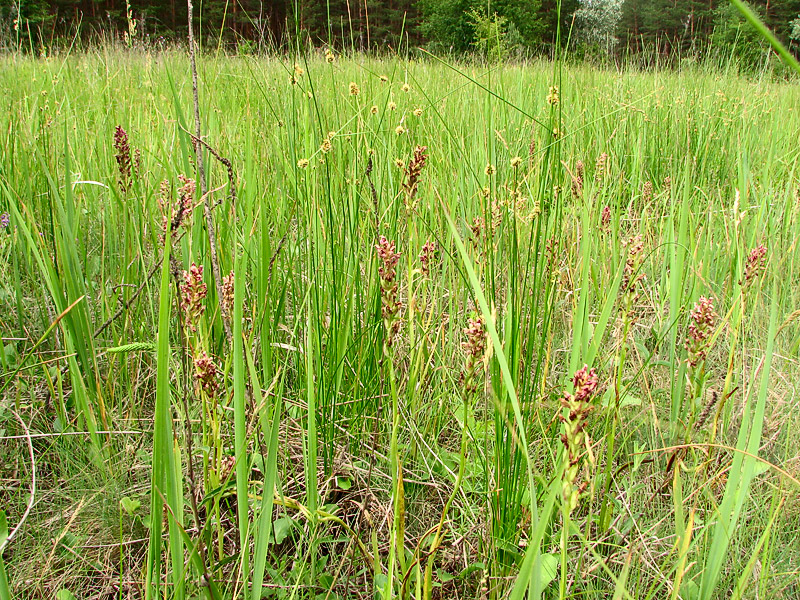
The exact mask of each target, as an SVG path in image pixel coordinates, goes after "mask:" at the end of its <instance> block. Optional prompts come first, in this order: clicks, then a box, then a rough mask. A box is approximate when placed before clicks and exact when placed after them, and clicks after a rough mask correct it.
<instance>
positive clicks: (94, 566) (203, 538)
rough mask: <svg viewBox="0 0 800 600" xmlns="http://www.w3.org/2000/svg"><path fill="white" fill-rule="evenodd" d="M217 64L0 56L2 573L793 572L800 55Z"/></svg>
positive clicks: (598, 585) (206, 589)
mask: <svg viewBox="0 0 800 600" xmlns="http://www.w3.org/2000/svg"><path fill="white" fill-rule="evenodd" d="M198 71H199V79H200V83H199V100H200V115H201V119H202V132H203V138H202V139H203V141H204V142H205V144H207V146H204V151H203V159H204V164H205V171H206V173H207V176H206V181H201V180H200V179H201V178H200V177H199V176H198V171H197V169H196V162H195V150H194V146H195V144H194V141H193V138H192V136H191V134H190V133H189V131H194V127H195V123H194V116H193V108H192V86H191V74H190V69H189V61H188V58H187V57H186V56H185V55H184V54H182V53H179V52H165V53H161V54H148V53H144V52H125V51H120V50H115V49H108V50H105V51H96V52H91V53H86V54H78V55H73V56H69V57H59V56H56V57H50V58H46V59H33V58H29V57H23V56H13V55H9V56H4V57H1V58H0V89H2V90H3V95H2V98H3V110H2V112H0V213H3V214H4V215H5V216H4V217H3V219H2V223H0V227H2V229H0V272H2V277H0V333H2V337H3V347H4V352H2V353H0V359H2V364H0V373H1V375H0V458H1V459H2V460H0V509H1V510H2V511H3V513H2V514H4V517H5V519H3V518H0V544H1V545H2V547H3V556H2V559H0V567H2V568H0V599H5V598H20V599H34V598H48V599H50V598H54V597H55V598H58V599H59V600H69V599H70V598H73V597H74V598H78V599H98V600H99V599H103V600H105V599H112V598H147V599H151V598H152V599H155V598H163V599H176V600H181V599H183V598H219V599H229V598H260V597H266V598H281V599H283V598H285V599H303V598H313V599H319V600H323V599H325V600H327V599H334V598H341V599H344V598H414V599H420V600H421V599H428V598H476V599H477V598H486V599H499V598H512V599H515V600H516V599H521V598H598V599H599V598H604V599H605V598H612V597H613V598H614V599H615V600H616V599H623V598H636V599H662V598H664V599H671V600H674V599H677V598H684V599H699V600H710V599H712V598H720V599H722V598H726V599H727V598H800V583H798V582H799V581H800V544H798V542H797V540H798V536H800V434H798V431H800V410H798V404H799V403H800V396H799V395H798V388H797V383H796V382H797V381H798V375H800V368H798V348H799V347H800V320H799V319H798V317H800V312H798V309H800V287H798V282H800V249H798V244H797V242H798V234H797V232H798V231H800V191H799V190H800V173H798V172H797V169H798V156H800V148H798V144H797V140H798V135H799V134H800V114H798V110H799V109H798V107H800V92H799V91H798V89H797V86H796V84H794V83H775V82H770V81H766V80H752V79H743V78H739V77H738V76H736V75H734V74H725V73H721V72H709V71H706V70H702V69H698V68H693V67H691V66H687V67H685V68H684V69H683V70H681V71H678V72H670V73H665V72H661V73H643V72H612V71H601V70H596V69H593V68H590V67H586V66H570V65H566V64H561V65H559V64H553V63H547V62H541V63H532V64H527V65H504V66H493V67H487V66H480V65H478V66H474V65H467V64H461V65H448V64H445V63H442V62H440V61H438V60H435V59H433V58H425V59H424V60H422V59H421V60H408V59H406V60H401V59H386V60H375V59H369V58H365V57H361V56H354V57H344V56H339V55H336V56H334V55H329V56H327V57H326V56H324V55H322V54H319V55H313V56H308V57H299V58H297V59H296V60H295V59H283V60H280V59H277V58H250V57H230V56H222V55H219V56H214V55H213V54H212V55H205V56H202V57H199V59H198ZM220 159H223V160H220ZM225 161H229V162H225ZM206 190H208V191H206ZM209 223H212V224H213V226H212V228H211V229H209V227H208V224H209ZM209 233H212V234H213V235H209ZM34 470H35V473H34ZM8 534H11V537H10V538H9V539H6V536H7V535H8ZM6 579H7V581H6Z"/></svg>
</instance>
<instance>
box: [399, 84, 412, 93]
mask: <svg viewBox="0 0 800 600" xmlns="http://www.w3.org/2000/svg"><path fill="white" fill-rule="evenodd" d="M400 89H401V90H403V91H404V92H410V91H411V86H410V85H408V84H407V83H404V84H403V87H401V88H400Z"/></svg>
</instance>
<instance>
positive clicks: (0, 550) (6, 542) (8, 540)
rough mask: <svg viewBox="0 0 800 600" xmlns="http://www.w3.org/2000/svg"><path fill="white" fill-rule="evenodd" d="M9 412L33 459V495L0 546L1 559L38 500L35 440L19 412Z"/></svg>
mask: <svg viewBox="0 0 800 600" xmlns="http://www.w3.org/2000/svg"><path fill="white" fill-rule="evenodd" d="M8 410H9V411H10V412H11V413H12V414H13V415H14V416H15V417H16V418H17V421H19V424H20V425H22V431H24V432H25V438H27V442H28V454H29V455H30V458H31V493H30V496H29V497H28V504H27V505H26V506H25V512H24V513H22V518H21V519H20V520H19V523H17V526H16V527H14V529H13V530H11V533H9V534H8V536H7V537H6V539H5V540H3V543H2V544H0V558H1V557H2V554H3V551H4V550H5V549H6V548H7V547H8V545H9V544H10V543H11V541H12V540H13V539H14V536H15V535H17V532H18V531H19V530H20V528H21V527H22V524H23V523H24V522H25V520H26V519H27V518H28V515H29V514H30V513H31V509H32V508H33V504H34V500H35V499H36V455H35V454H34V452H33V440H32V439H31V432H30V429H28V426H27V425H26V424H25V421H23V420H22V417H20V416H19V413H18V412H17V411H15V410H14V409H13V408H11V407H9V408H8Z"/></svg>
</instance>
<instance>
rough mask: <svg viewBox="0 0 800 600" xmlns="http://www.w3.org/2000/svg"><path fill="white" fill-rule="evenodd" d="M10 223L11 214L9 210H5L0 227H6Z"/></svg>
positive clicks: (0, 218)
mask: <svg viewBox="0 0 800 600" xmlns="http://www.w3.org/2000/svg"><path fill="white" fill-rule="evenodd" d="M9 223H11V215H9V214H8V213H7V212H4V213H3V214H2V215H0V229H5V228H6V227H8V225H9Z"/></svg>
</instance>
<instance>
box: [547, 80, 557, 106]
mask: <svg viewBox="0 0 800 600" xmlns="http://www.w3.org/2000/svg"><path fill="white" fill-rule="evenodd" d="M547 103H548V104H549V105H550V106H556V105H557V104H558V86H555V85H552V86H550V89H549V90H548V92H547Z"/></svg>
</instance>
